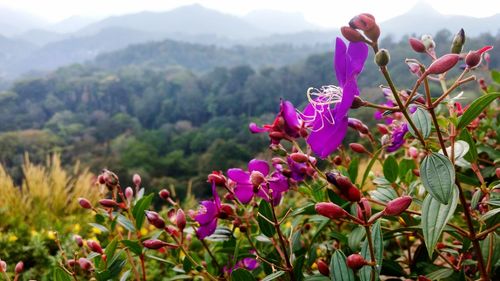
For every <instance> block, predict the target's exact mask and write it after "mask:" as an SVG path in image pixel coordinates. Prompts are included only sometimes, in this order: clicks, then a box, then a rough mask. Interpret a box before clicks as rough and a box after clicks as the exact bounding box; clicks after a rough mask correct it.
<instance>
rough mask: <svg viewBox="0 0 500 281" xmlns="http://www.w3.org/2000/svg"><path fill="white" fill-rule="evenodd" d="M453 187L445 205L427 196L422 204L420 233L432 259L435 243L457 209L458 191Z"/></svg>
mask: <svg viewBox="0 0 500 281" xmlns="http://www.w3.org/2000/svg"><path fill="white" fill-rule="evenodd" d="M456 189H457V188H455V187H453V189H452V196H450V197H449V201H448V202H447V204H446V205H445V204H441V202H439V201H438V200H436V199H435V198H434V197H432V196H431V195H430V194H428V195H427V196H426V197H425V199H424V203H423V204H422V232H423V234H424V241H425V246H426V247H427V252H428V253H429V257H432V253H433V252H434V248H435V246H436V243H437V242H438V241H439V237H440V236H441V232H443V229H444V227H445V226H446V223H448V221H449V220H450V219H451V217H453V213H454V212H455V209H456V208H457V203H458V191H457V190H456Z"/></svg>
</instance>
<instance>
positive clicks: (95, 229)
mask: <svg viewBox="0 0 500 281" xmlns="http://www.w3.org/2000/svg"><path fill="white" fill-rule="evenodd" d="M92 233H94V234H101V233H102V231H101V230H100V229H99V228H97V227H92Z"/></svg>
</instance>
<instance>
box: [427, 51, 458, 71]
mask: <svg viewBox="0 0 500 281" xmlns="http://www.w3.org/2000/svg"><path fill="white" fill-rule="evenodd" d="M459 58H460V56H459V55H457V54H446V55H444V56H442V57H440V58H438V59H437V60H435V61H434V62H433V63H431V65H430V66H429V68H427V70H426V71H425V73H426V74H441V73H445V72H446V71H448V70H450V69H452V68H453V67H454V66H455V65H456V64H457V62H458V59H459Z"/></svg>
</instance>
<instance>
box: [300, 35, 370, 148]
mask: <svg viewBox="0 0 500 281" xmlns="http://www.w3.org/2000/svg"><path fill="white" fill-rule="evenodd" d="M367 56H368V47H367V46H366V44H365V43H362V42H357V43H349V46H348V47H347V46H346V45H345V43H344V41H342V39H340V38H337V40H336V44H335V57H334V64H335V73H336V76H337V80H338V82H339V86H333V85H329V86H323V87H321V88H320V89H315V88H309V90H308V93H307V95H308V99H309V105H307V106H306V108H305V109H304V111H303V112H302V118H303V119H304V122H305V124H306V125H307V126H308V127H310V128H311V133H310V135H309V137H308V138H307V143H308V144H309V145H310V146H311V149H312V150H313V151H314V153H316V154H317V155H319V157H321V158H326V157H327V156H328V155H330V154H331V153H332V152H333V151H335V150H336V149H337V148H338V146H339V145H340V144H341V143H342V140H343V139H344V137H345V134H346V132H347V113H348V111H349V109H350V108H351V105H352V102H353V101H354V98H355V97H356V96H358V95H359V89H358V85H357V82H356V77H357V75H358V74H359V73H361V71H362V70H363V66H364V63H365V61H366V58H367Z"/></svg>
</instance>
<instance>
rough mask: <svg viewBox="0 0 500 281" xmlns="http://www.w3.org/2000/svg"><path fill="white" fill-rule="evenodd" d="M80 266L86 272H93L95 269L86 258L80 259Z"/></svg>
mask: <svg viewBox="0 0 500 281" xmlns="http://www.w3.org/2000/svg"><path fill="white" fill-rule="evenodd" d="M78 264H79V265H80V267H81V268H82V269H83V270H85V271H91V270H92V268H93V265H92V263H91V262H90V261H89V260H88V259H86V258H79V259H78Z"/></svg>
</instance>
